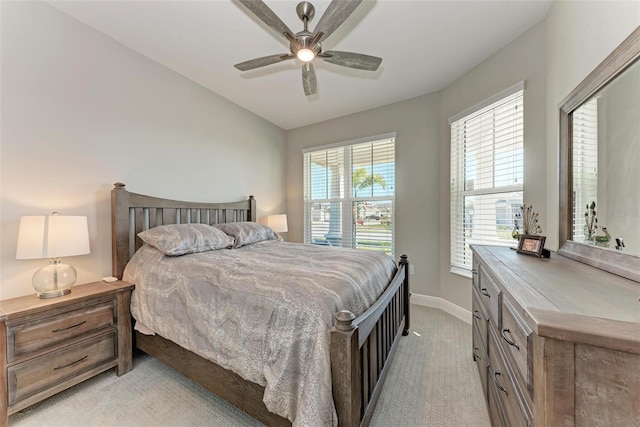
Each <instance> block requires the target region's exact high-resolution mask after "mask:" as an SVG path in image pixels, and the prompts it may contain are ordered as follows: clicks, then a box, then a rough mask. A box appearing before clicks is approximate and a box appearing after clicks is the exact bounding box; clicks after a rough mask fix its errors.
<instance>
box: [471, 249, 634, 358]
mask: <svg viewBox="0 0 640 427" xmlns="http://www.w3.org/2000/svg"><path fill="white" fill-rule="evenodd" d="M472 249H473V251H474V253H475V255H476V256H477V257H478V258H479V259H480V260H481V262H482V263H483V264H485V265H486V266H487V267H488V269H489V273H490V274H491V277H492V278H493V279H494V280H496V281H497V282H499V283H500V286H501V288H503V290H504V291H505V293H507V294H508V296H509V297H510V298H511V299H513V300H514V301H515V302H517V304H518V305H520V308H521V311H522V313H521V314H522V315H523V317H524V318H525V321H527V323H529V324H530V326H531V327H532V328H533V329H534V330H536V332H537V333H538V334H539V335H543V336H556V335H558V334H571V335H576V334H578V333H582V334H584V333H587V334H591V333H596V334H601V335H606V336H607V337H610V338H614V339H620V340H623V341H627V344H628V345H631V346H632V347H633V348H634V349H638V350H639V351H640V283H637V282H634V281H632V280H628V279H625V278H623V277H620V276H616V275H614V274H611V273H608V272H606V271H603V270H599V269H597V268H594V267H591V266H589V265H586V264H582V263H580V262H577V261H574V260H571V259H569V258H565V257H563V256H560V255H558V254H556V253H555V252H552V254H551V258H536V257H532V256H528V255H523V254H518V253H517V252H516V251H514V250H512V249H509V248H506V247H497V246H482V245H472ZM594 328H595V329H594ZM601 338H602V337H601Z"/></svg>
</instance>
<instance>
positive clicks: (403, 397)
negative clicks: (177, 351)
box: [9, 306, 489, 427]
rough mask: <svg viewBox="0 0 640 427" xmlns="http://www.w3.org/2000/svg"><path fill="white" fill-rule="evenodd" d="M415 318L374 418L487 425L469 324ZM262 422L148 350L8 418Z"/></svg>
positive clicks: (93, 422)
mask: <svg viewBox="0 0 640 427" xmlns="http://www.w3.org/2000/svg"><path fill="white" fill-rule="evenodd" d="M411 317H412V319H411V322H412V324H411V333H410V334H409V336H407V337H403V338H402V340H401V341H400V344H399V346H398V350H397V352H396V356H395V358H394V360H393V363H392V365H391V370H390V372H389V376H388V377H387V381H386V383H385V386H384V389H383V391H382V394H381V396H380V400H379V401H378V406H377V407H376V411H375V413H374V416H373V420H372V422H371V425H372V426H375V427H381V426H385V427H386V426H409V427H411V426H452V427H458V426H473V427H483V426H489V419H488V416H487V411H486V407H485V403H484V399H483V397H482V391H481V386H480V380H479V378H478V373H477V371H476V367H475V363H474V362H473V359H472V356H471V326H470V325H467V324H466V323H464V322H462V321H460V320H458V319H456V318H455V317H453V316H450V315H448V314H446V313H444V312H442V311H440V310H436V309H431V308H426V307H420V306H412V316H411ZM260 425H261V424H260V423H258V422H257V421H255V420H253V419H252V418H250V417H249V416H247V415H245V414H244V413H242V412H241V411H239V410H237V409H236V408H235V407H233V406H231V405H229V404H228V403H226V402H224V401H222V400H220V399H218V398H217V397H215V396H214V395H213V394H211V393H209V392H208V391H207V390H205V389H203V388H202V387H200V386H198V385H196V384H194V383H193V382H192V381H190V380H189V379H187V378H185V377H184V376H182V375H181V374H179V373H177V372H175V371H173V370H172V369H170V368H168V367H167V366H165V365H164V364H162V363H161V362H158V361H157V360H155V359H153V358H151V357H149V356H146V355H136V357H135V358H134V369H133V371H131V372H130V373H128V374H126V375H123V376H122V377H119V378H118V377H116V375H115V373H114V372H113V370H110V371H108V372H105V373H103V374H100V375H98V376H97V377H95V378H92V379H90V380H88V381H85V382H84V383H82V384H79V385H77V386H75V387H72V388H71V389H69V390H66V391H64V392H62V393H59V394H57V395H56V396H53V397H51V398H49V399H47V400H45V401H44V402H41V403H39V404H37V405H34V406H32V407H31V408H28V409H26V410H24V411H22V412H19V413H17V414H14V415H12V416H10V417H9V426H11V427H27V426H37V427H47V426H61V427H62V426H65V427H66V426H69V427H71V426H82V427H90V426H114V427H116V426H230V427H231V426H260Z"/></svg>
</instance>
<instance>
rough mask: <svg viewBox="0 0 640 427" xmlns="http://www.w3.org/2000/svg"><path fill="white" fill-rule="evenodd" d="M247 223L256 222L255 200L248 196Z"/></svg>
mask: <svg viewBox="0 0 640 427" xmlns="http://www.w3.org/2000/svg"><path fill="white" fill-rule="evenodd" d="M247 221H253V222H256V221H258V218H257V214H256V199H254V198H253V196H249V215H248V218H247Z"/></svg>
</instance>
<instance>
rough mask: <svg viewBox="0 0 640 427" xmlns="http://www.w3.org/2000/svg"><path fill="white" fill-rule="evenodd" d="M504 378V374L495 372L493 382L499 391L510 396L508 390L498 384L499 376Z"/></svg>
mask: <svg viewBox="0 0 640 427" xmlns="http://www.w3.org/2000/svg"><path fill="white" fill-rule="evenodd" d="M499 375H500V376H502V374H501V373H500V372H494V374H493V382H494V383H495V385H496V387H498V390H500V391H502V392H504V394H509V392H508V391H507V389H506V388H504V387H502V386H501V385H500V383H499V382H498V376H499Z"/></svg>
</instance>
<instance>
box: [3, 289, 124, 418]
mask: <svg viewBox="0 0 640 427" xmlns="http://www.w3.org/2000/svg"><path fill="white" fill-rule="evenodd" d="M133 288H134V285H132V284H130V283H126V282H122V281H117V282H112V283H105V282H95V283H89V284H84V285H78V286H76V287H74V292H73V293H72V294H69V295H65V296H63V297H60V298H55V299H45V300H43V299H38V298H35V297H34V296H33V295H29V296H25V297H19V298H13V299H8V300H4V301H0V369H1V370H0V377H2V378H4V380H3V381H0V399H1V401H0V426H6V425H7V417H8V415H10V414H13V413H15V412H17V411H20V410H22V409H24V408H26V407H28V406H31V405H33V404H35V403H37V402H39V401H41V400H43V399H46V398H47V397H50V396H52V395H54V394H56V393H58V392H60V391H62V390H65V389H67V388H69V387H71V386H73V385H75V384H78V383H80V382H82V381H84V380H86V379H88V378H90V377H93V376H95V375H97V374H99V373H101V372H104V371H106V370H107V369H110V368H113V367H115V368H116V374H117V375H118V376H120V375H123V374H126V373H127V372H129V371H130V370H131V369H132V367H133V364H132V336H131V313H130V310H129V305H130V303H131V291H132V290H133Z"/></svg>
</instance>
